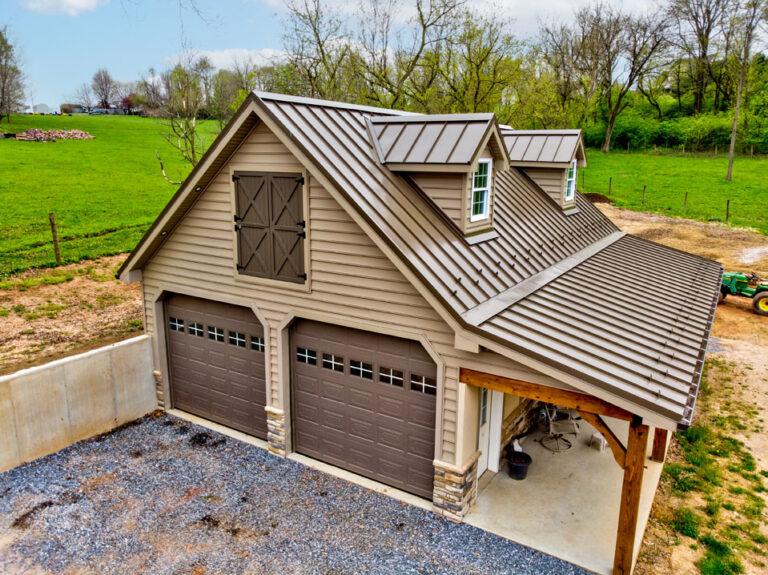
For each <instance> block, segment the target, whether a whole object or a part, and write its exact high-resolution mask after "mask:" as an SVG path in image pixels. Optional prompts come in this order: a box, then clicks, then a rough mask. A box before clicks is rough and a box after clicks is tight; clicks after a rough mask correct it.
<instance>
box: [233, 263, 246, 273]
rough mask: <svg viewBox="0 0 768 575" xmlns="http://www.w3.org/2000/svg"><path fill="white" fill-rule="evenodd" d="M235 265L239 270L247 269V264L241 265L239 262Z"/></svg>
mask: <svg viewBox="0 0 768 575" xmlns="http://www.w3.org/2000/svg"><path fill="white" fill-rule="evenodd" d="M235 267H236V268H237V271H239V272H241V271H243V270H244V269H245V266H241V265H240V264H237V265H236V266H235Z"/></svg>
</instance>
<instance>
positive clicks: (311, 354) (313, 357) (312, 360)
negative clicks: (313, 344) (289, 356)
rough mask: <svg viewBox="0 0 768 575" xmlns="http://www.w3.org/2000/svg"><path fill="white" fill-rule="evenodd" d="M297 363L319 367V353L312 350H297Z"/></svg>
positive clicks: (300, 348)
mask: <svg viewBox="0 0 768 575" xmlns="http://www.w3.org/2000/svg"><path fill="white" fill-rule="evenodd" d="M296 361H298V362H299V363H306V364H307V365H317V353H316V352H315V351H313V350H311V349H304V348H303V347H298V348H296Z"/></svg>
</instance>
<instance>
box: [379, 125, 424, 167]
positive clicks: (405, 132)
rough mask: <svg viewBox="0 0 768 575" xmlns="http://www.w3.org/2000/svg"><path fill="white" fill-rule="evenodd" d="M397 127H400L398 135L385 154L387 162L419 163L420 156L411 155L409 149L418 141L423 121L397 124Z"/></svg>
mask: <svg viewBox="0 0 768 575" xmlns="http://www.w3.org/2000/svg"><path fill="white" fill-rule="evenodd" d="M399 128H400V129H401V132H400V136H399V137H398V138H397V141H396V142H395V143H394V145H393V146H392V147H391V148H390V150H389V153H388V154H387V162H388V163H389V162H391V163H403V162H415V163H421V162H422V160H421V159H420V158H413V157H411V150H412V148H413V145H414V143H415V142H416V141H418V139H419V135H420V134H421V132H422V130H423V129H424V123H423V122H419V123H412V124H401V125H399Z"/></svg>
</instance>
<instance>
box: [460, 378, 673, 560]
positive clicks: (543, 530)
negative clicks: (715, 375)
mask: <svg viewBox="0 0 768 575" xmlns="http://www.w3.org/2000/svg"><path fill="white" fill-rule="evenodd" d="M461 381H462V382H463V383H466V384H468V385H472V386H475V387H479V388H481V389H487V390H493V391H494V397H496V398H497V400H498V397H499V396H501V395H502V394H509V395H515V396H518V397H521V398H526V399H530V400H535V401H540V402H544V403H549V404H556V405H559V406H563V407H565V408H569V409H571V410H573V413H574V415H576V414H578V415H576V416H577V417H579V416H580V420H578V421H577V423H578V431H577V432H576V434H575V435H573V434H569V435H567V436H566V438H567V439H568V440H569V441H570V443H571V447H570V448H569V449H567V450H564V451H561V452H557V453H555V452H553V451H551V450H549V449H547V448H546V447H544V446H543V445H542V444H541V443H540V440H541V438H542V437H543V436H544V435H545V432H544V431H542V430H537V431H534V432H533V433H531V434H529V435H527V436H526V437H525V438H524V440H523V441H522V449H523V451H524V452H525V453H527V454H528V455H530V456H531V458H532V463H531V465H530V467H529V469H528V475H527V477H526V479H525V480H522V481H517V480H514V479H512V478H511V477H510V476H509V475H508V473H507V469H506V464H505V463H504V462H502V463H501V464H500V465H499V466H496V465H495V464H494V462H495V457H497V456H498V452H497V453H496V454H494V453H491V454H490V463H489V464H488V465H487V467H488V471H486V472H485V473H484V474H483V475H482V476H481V477H480V478H479V480H478V484H479V488H478V491H479V495H478V498H477V501H476V503H475V505H474V506H473V507H472V508H471V510H470V512H469V514H468V515H467V516H466V518H465V521H466V522H467V523H469V524H471V525H474V526H476V527H479V528H481V529H484V530H486V531H489V532H491V533H495V534H497V535H500V536H502V537H506V538H508V539H510V540H513V541H515V542H518V543H522V544H524V545H527V546H530V547H532V548H535V549H538V550H541V551H543V552H546V553H549V554H551V555H554V556H556V557H559V558H562V559H565V560H566V561H570V562H572V563H574V564H576V565H579V566H581V567H584V568H586V569H589V570H591V571H594V572H596V573H605V574H609V573H614V574H626V575H628V574H629V573H631V571H632V567H633V565H634V560H635V559H636V557H637V553H638V550H639V547H640V544H641V541H642V536H643V533H644V531H645V526H646V523H647V521H648V517H649V515H650V510H651V505H652V503H653V497H654V494H655V492H656V487H657V485H658V481H659V478H660V476H661V471H662V467H663V460H664V455H665V451H666V445H667V438H668V433H667V431H665V430H663V429H653V428H651V429H649V427H648V426H647V425H645V424H643V422H642V420H641V419H640V418H639V417H637V416H634V415H633V414H631V413H629V412H627V411H625V410H623V409H621V408H618V407H616V406H613V405H611V404H608V403H605V402H603V401H602V400H600V399H598V398H595V397H592V396H588V395H585V394H581V393H576V392H571V391H565V390H559V389H555V388H551V387H546V386H542V385H538V384H532V383H527V382H522V381H517V380H513V379H508V378H503V377H500V376H495V375H490V374H485V373H480V372H474V371H472V370H464V369H463V370H462V371H461ZM492 412H493V408H491V413H492ZM489 419H490V421H491V427H493V417H492V416H491V418H489ZM481 421H482V413H481ZM596 431H599V433H600V434H601V435H602V436H603V437H604V438H605V440H606V441H607V446H606V447H605V450H604V451H601V450H600V448H599V445H597V444H596V443H593V445H590V439H591V438H592V436H593V434H594V433H595V432H596ZM490 433H491V435H492V434H493V433H494V432H493V431H491V432H490ZM649 436H650V437H651V438H653V440H649ZM478 443H479V445H478V447H479V449H480V451H481V452H482V451H483V449H482V448H483V445H482V443H483V437H482V433H481V436H480V438H479V442H478ZM489 445H490V446H493V445H494V442H493V439H491V441H490V443H489ZM489 451H493V449H490V450H489ZM481 457H482V455H481ZM479 467H480V468H479V470H478V471H481V470H482V469H484V468H485V467H486V465H485V464H483V465H481V466H479ZM496 470H498V472H495V471H496Z"/></svg>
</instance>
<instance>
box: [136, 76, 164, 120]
mask: <svg viewBox="0 0 768 575" xmlns="http://www.w3.org/2000/svg"><path fill="white" fill-rule="evenodd" d="M136 91H137V96H138V102H139V103H140V104H141V105H143V106H145V107H146V108H148V109H149V110H159V109H161V108H162V107H163V106H164V105H165V101H166V96H167V94H166V92H165V89H164V86H163V78H162V76H161V75H160V74H158V73H157V72H156V71H155V69H154V68H150V69H149V71H148V72H147V74H146V75H144V76H142V77H141V79H140V80H139V81H138V82H137V85H136Z"/></svg>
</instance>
